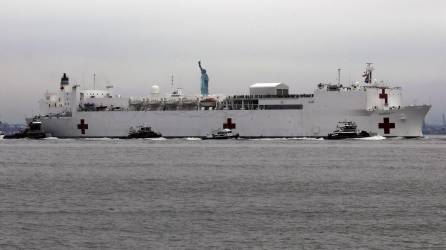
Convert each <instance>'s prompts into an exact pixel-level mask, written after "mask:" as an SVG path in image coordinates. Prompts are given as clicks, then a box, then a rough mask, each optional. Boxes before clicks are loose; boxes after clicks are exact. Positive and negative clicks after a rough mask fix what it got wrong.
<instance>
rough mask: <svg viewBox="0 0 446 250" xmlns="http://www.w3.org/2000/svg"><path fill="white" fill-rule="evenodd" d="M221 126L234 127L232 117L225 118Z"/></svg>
mask: <svg viewBox="0 0 446 250" xmlns="http://www.w3.org/2000/svg"><path fill="white" fill-rule="evenodd" d="M223 128H228V129H235V123H232V118H228V119H226V123H223Z"/></svg>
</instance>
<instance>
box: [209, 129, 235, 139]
mask: <svg viewBox="0 0 446 250" xmlns="http://www.w3.org/2000/svg"><path fill="white" fill-rule="evenodd" d="M238 137H239V134H238V133H236V134H234V133H233V132H232V130H230V129H228V128H224V129H219V130H217V131H215V132H213V133H211V135H209V136H206V137H204V138H203V139H237V138H238Z"/></svg>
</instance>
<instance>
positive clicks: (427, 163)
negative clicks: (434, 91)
mask: <svg viewBox="0 0 446 250" xmlns="http://www.w3.org/2000/svg"><path fill="white" fill-rule="evenodd" d="M0 235H1V236H0V248H12V249H14V248H20V249H22V248H40V249H61V248H76V249H82V248H106V249H129V248H131V249H135V248H153V249H164V248H179V249H183V248H189V249H196V248H227V249H240V248H266V249H272V248H275V249H284V248H294V249H421V248H427V249H445V248H446V137H433V138H427V139H413V140H405V139H387V140H367V141H365V140H350V141H315V140H300V139H294V140H282V139H278V140H229V141H211V140H209V141H200V140H195V139H194V138H189V139H169V140H110V139H91V140H59V139H49V140H40V141H32V140H3V141H0Z"/></svg>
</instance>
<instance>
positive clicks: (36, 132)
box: [3, 119, 46, 139]
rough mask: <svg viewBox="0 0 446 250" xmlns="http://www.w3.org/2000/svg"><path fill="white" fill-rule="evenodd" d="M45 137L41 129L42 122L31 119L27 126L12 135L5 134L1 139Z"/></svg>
mask: <svg viewBox="0 0 446 250" xmlns="http://www.w3.org/2000/svg"><path fill="white" fill-rule="evenodd" d="M45 137H46V134H45V132H44V131H43V127H42V122H41V121H39V120H36V119H33V120H32V121H31V122H30V123H28V127H27V128H26V129H25V130H23V131H21V132H18V133H15V134H12V135H5V136H4V137H3V139H23V138H28V139H43V138H45Z"/></svg>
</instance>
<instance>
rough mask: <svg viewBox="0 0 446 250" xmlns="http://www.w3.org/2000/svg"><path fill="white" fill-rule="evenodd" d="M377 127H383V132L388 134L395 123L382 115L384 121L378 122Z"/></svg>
mask: <svg viewBox="0 0 446 250" xmlns="http://www.w3.org/2000/svg"><path fill="white" fill-rule="evenodd" d="M378 128H381V129H384V134H390V129H391V128H395V123H393V122H392V123H391V122H390V120H389V117H384V122H382V123H378Z"/></svg>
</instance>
